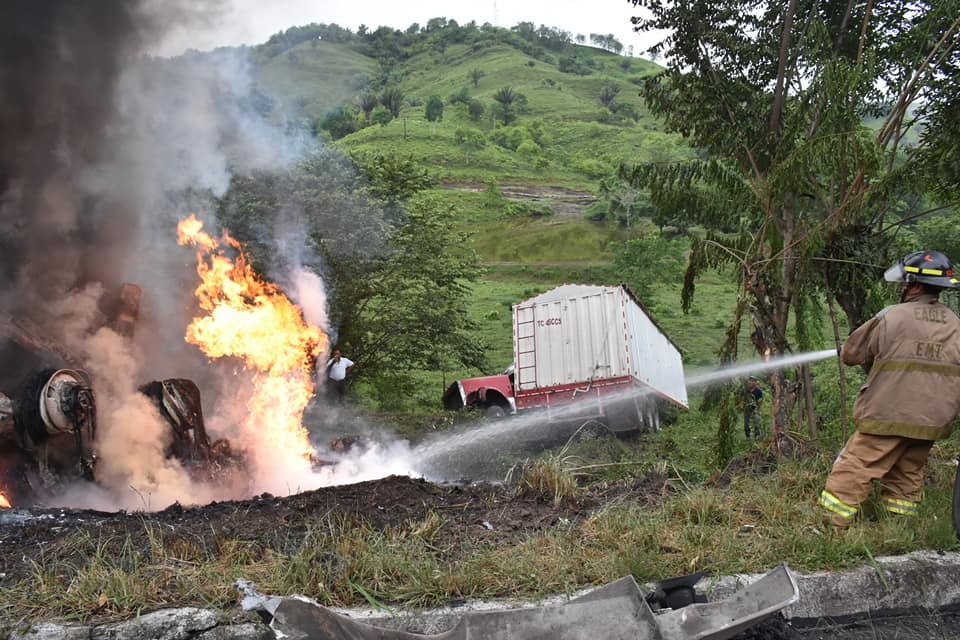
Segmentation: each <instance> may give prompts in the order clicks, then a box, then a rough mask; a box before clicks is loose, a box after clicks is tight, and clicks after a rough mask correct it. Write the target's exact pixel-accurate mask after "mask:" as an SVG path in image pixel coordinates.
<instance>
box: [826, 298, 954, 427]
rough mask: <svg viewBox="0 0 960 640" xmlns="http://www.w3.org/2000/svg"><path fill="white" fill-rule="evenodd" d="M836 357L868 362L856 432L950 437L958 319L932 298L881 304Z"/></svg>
mask: <svg viewBox="0 0 960 640" xmlns="http://www.w3.org/2000/svg"><path fill="white" fill-rule="evenodd" d="M840 357H841V359H842V360H843V362H844V363H845V364H848V365H857V364H869V365H872V367H871V369H870V374H869V375H868V376H867V380H866V383H865V384H864V385H863V386H862V387H861V388H860V391H859V393H858V394H857V399H856V402H855V403H854V405H853V412H854V418H855V419H856V422H857V429H858V430H859V431H860V432H862V433H869V434H873V435H889V436H902V437H907V438H918V439H921V440H939V439H941V438H946V437H947V436H948V435H950V431H951V429H952V428H953V421H954V419H955V418H956V417H957V415H958V414H960V318H958V317H957V315H956V314H955V313H954V312H953V311H951V310H950V309H949V308H947V307H946V306H944V305H943V304H941V303H940V302H939V301H938V300H937V297H936V296H934V295H929V294H925V295H920V296H918V297H916V298H913V299H912V300H909V301H907V302H902V303H900V304H896V305H893V306H890V307H887V308H886V309H884V310H883V311H881V312H880V313H878V314H877V315H875V316H874V317H873V318H871V319H870V320H868V321H867V322H865V323H864V324H862V325H861V326H860V327H858V328H857V330H856V331H854V332H853V333H852V334H850V337H849V338H848V339H847V341H846V342H845V343H844V345H843V348H842V350H841V353H840Z"/></svg>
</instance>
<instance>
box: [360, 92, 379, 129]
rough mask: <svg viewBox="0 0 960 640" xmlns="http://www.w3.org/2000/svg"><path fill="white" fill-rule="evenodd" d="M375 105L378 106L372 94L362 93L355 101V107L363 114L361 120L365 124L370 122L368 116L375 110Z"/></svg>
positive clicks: (375, 97)
mask: <svg viewBox="0 0 960 640" xmlns="http://www.w3.org/2000/svg"><path fill="white" fill-rule="evenodd" d="M377 104H379V102H378V100H377V96H375V95H374V94H372V93H364V94H362V95H361V96H360V97H359V98H358V99H357V105H358V106H359V107H360V111H362V112H363V119H364V120H366V121H367V122H370V114H371V112H373V110H374V109H376V108H377Z"/></svg>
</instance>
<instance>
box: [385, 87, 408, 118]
mask: <svg viewBox="0 0 960 640" xmlns="http://www.w3.org/2000/svg"><path fill="white" fill-rule="evenodd" d="M403 98H404V96H403V91H401V90H400V88H399V87H387V88H386V89H384V90H383V91H382V92H381V93H380V104H381V105H383V107H384V108H385V109H387V110H388V111H389V112H390V115H391V116H393V117H394V118H399V117H400V109H401V107H402V106H403Z"/></svg>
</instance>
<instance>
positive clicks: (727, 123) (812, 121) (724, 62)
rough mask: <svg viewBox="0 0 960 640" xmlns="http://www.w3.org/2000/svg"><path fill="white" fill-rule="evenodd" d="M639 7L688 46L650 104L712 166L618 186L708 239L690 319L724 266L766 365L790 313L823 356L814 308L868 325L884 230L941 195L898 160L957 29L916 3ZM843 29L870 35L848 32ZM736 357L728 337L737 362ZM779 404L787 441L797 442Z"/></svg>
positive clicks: (658, 173)
mask: <svg viewBox="0 0 960 640" xmlns="http://www.w3.org/2000/svg"><path fill="white" fill-rule="evenodd" d="M634 4H635V5H641V6H643V7H645V8H646V9H647V14H646V16H645V17H640V18H635V19H634V22H635V24H636V25H637V27H638V29H639V30H641V31H652V30H658V29H666V30H668V31H670V32H673V33H677V34H684V35H683V36H682V37H679V36H678V37H672V39H671V48H670V50H669V53H668V59H667V68H666V70H665V71H664V72H663V73H662V74H660V75H658V76H656V77H653V78H650V79H648V80H647V82H645V83H644V85H643V96H644V100H645V102H646V104H647V105H648V107H649V108H650V110H651V112H652V113H654V114H655V115H657V116H659V117H661V118H662V119H663V121H664V122H665V123H666V125H667V127H668V129H669V130H673V131H677V132H679V133H681V134H682V135H683V136H684V137H685V138H687V139H688V140H689V141H690V142H691V144H693V145H695V146H696V147H698V148H701V149H703V150H704V151H705V152H706V153H707V154H710V156H712V157H711V158H710V159H707V160H699V161H696V162H693V163H685V164H684V165H683V166H663V165H646V166H644V167H635V168H634V169H632V170H628V171H625V172H624V173H622V174H621V175H623V176H624V177H625V179H626V180H628V181H629V182H630V183H631V184H633V185H634V186H635V187H638V188H648V189H649V190H650V195H651V201H652V202H653V204H654V205H655V206H656V207H657V208H658V209H660V210H663V211H673V212H675V213H678V214H680V215H682V216H683V217H684V218H686V219H687V220H688V221H695V222H697V223H698V224H701V225H704V226H706V227H707V229H708V230H709V233H708V234H707V236H706V238H705V239H704V240H702V241H700V242H697V243H695V244H694V246H693V250H692V251H691V254H690V261H689V266H688V278H687V283H686V286H685V289H684V292H685V297H684V299H685V304H686V301H688V300H689V296H690V295H692V292H693V286H692V284H693V281H694V280H695V279H696V278H697V277H698V275H699V274H700V273H702V272H703V270H705V269H710V268H714V267H716V266H717V265H719V264H728V265H731V266H735V268H736V269H737V270H738V271H739V277H738V279H739V283H740V285H741V287H742V294H741V300H747V301H749V310H750V313H751V315H752V318H751V320H752V322H750V323H749V324H748V325H746V326H748V327H751V328H752V333H751V339H752V341H753V343H754V345H755V347H756V349H757V350H758V351H759V352H761V353H763V352H766V351H768V350H769V351H771V352H772V353H784V352H787V351H789V350H791V348H792V347H791V342H792V341H791V339H790V336H789V334H788V323H789V322H790V320H791V310H792V311H793V312H794V314H793V320H794V321H795V322H796V323H798V324H799V325H800V326H798V327H796V331H795V335H796V339H797V340H798V341H801V342H803V343H815V342H816V340H817V336H816V333H815V331H814V327H812V326H811V325H810V323H811V322H813V320H814V319H815V318H816V316H817V315H818V314H817V313H816V303H817V300H818V299H819V298H818V294H820V295H823V294H826V295H829V296H832V298H833V299H835V300H836V301H837V303H838V304H839V305H840V307H841V308H842V309H843V310H844V312H845V313H846V314H847V317H848V319H849V320H850V322H855V321H857V320H858V319H860V318H862V317H863V316H864V315H865V313H866V311H867V307H868V305H869V304H870V300H871V290H872V288H873V286H874V285H873V281H874V277H873V274H870V273H868V272H869V271H870V270H871V269H872V267H870V266H868V265H869V264H871V263H867V264H864V263H862V262H861V261H860V260H859V258H860V256H861V255H862V252H866V253H868V254H871V255H873V260H874V262H873V263H872V264H875V261H876V260H877V259H880V260H882V261H883V262H888V260H887V259H884V257H885V256H889V252H890V248H891V245H892V238H891V237H889V236H884V235H883V234H877V233H875V232H874V230H875V229H877V228H882V226H883V222H884V220H885V217H886V216H887V213H888V211H889V210H890V208H891V205H892V204H894V203H895V202H897V201H898V200H899V199H901V198H903V197H905V196H911V195H912V196H919V195H922V194H923V192H924V191H925V190H927V189H929V188H930V187H931V185H930V182H929V180H928V179H927V178H928V177H927V176H925V175H924V171H923V170H924V168H925V167H924V165H923V164H922V163H911V162H910V159H911V158H910V155H906V156H904V155H903V154H901V153H900V149H899V146H898V145H899V142H900V141H901V140H903V139H904V136H906V135H907V134H908V133H909V130H910V128H911V127H913V126H914V125H915V124H916V121H914V120H913V119H912V118H911V117H908V116H907V114H908V112H909V109H911V108H914V107H916V108H926V104H927V102H926V100H924V99H922V98H921V97H920V92H919V91H917V90H916V87H915V86H914V83H915V82H916V79H917V78H918V77H927V76H931V75H935V74H933V73H932V71H931V70H930V68H929V66H928V65H927V63H926V62H925V61H924V59H925V57H926V56H932V57H941V56H942V58H941V59H953V58H956V57H958V56H960V39H958V38H956V37H953V38H950V39H949V41H948V40H946V39H942V37H941V34H942V33H944V29H946V31H947V32H951V31H952V32H953V33H954V34H955V31H956V29H957V27H958V23H957V22H956V21H955V18H954V19H950V18H947V17H946V15H945V14H943V13H941V10H940V9H939V8H933V7H930V6H922V7H919V8H918V7H916V6H915V5H913V4H911V3H909V2H907V1H906V0H881V1H880V2H876V3H869V4H867V5H865V6H862V5H858V6H856V7H852V6H851V5H849V4H848V3H845V2H836V3H827V4H826V5H823V6H821V5H815V4H809V3H800V2H791V3H787V4H784V3H779V2H772V1H771V2H761V3H760V4H759V5H758V4H756V3H754V4H752V5H750V8H749V9H747V8H746V5H745V3H743V2H740V1H739V0H722V1H719V2H714V3H711V4H710V5H709V6H708V5H696V6H687V5H680V4H675V3H671V2H666V1H663V0H636V1H635V2H634ZM951 4H954V7H953V9H954V15H956V10H957V9H958V8H960V7H958V6H956V3H951ZM866 12H869V14H870V15H867V14H866ZM911 12H912V13H913V14H914V15H912V18H911V20H910V22H904V21H903V16H904V15H905V14H906V13H911ZM847 20H850V21H852V23H855V24H862V25H864V28H863V29H862V30H860V31H859V32H858V31H856V30H850V29H847V28H846V25H847ZM687 34H689V35H687ZM934 34H936V35H934ZM908 42H911V43H912V45H908V44H907V43H908ZM921 42H922V43H923V44H922V45H921V44H920V43H921ZM911 47H914V49H913V51H912V52H911V53H909V54H908V53H907V49H910V48H911ZM660 48H661V47H660V46H659V45H658V46H657V47H655V48H654V49H655V50H658V51H659V50H660ZM797 77H807V78H809V82H804V83H802V84H798V83H794V82H792V79H793V78H797ZM937 88H938V90H939V91H941V95H942V93H943V92H947V93H949V92H951V91H953V89H952V88H951V89H947V88H946V86H945V85H937ZM890 105H894V106H893V107H892V108H891V107H890ZM867 116H880V117H881V122H880V123H879V124H878V128H877V131H871V130H869V129H867V128H866V127H865V126H864V125H863V122H864V118H865V117H867ZM911 164H912V165H913V167H912V168H911V169H907V166H910V165H911ZM851 239H852V242H850V240H851ZM854 274H858V275H854ZM738 326H739V323H738ZM736 344H737V337H736V336H730V337H729V338H728V342H727V345H728V347H729V348H732V347H734V346H735V345H736ZM729 348H728V350H727V355H728V356H732V355H733V352H731V351H730V350H729ZM774 388H775V391H776V392H777V393H779V390H780V389H781V388H782V385H779V384H777V385H774ZM781 400H784V402H779V403H778V402H775V406H777V407H779V412H778V413H777V414H776V415H775V427H776V429H777V430H778V431H783V430H785V429H786V428H787V424H786V421H787V415H786V413H787V411H788V404H787V401H786V399H785V398H782V399H781Z"/></svg>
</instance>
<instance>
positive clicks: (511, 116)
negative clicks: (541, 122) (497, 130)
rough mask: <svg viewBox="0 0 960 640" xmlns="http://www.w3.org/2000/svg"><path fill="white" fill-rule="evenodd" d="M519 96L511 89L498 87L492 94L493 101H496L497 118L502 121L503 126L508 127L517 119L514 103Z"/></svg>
mask: <svg viewBox="0 0 960 640" xmlns="http://www.w3.org/2000/svg"><path fill="white" fill-rule="evenodd" d="M519 96H520V94H519V93H517V92H516V91H514V90H513V87H500V88H499V89H497V92H496V93H495V94H493V99H494V100H496V102H497V104H498V105H499V109H498V111H499V114H498V115H499V116H500V119H501V120H503V124H505V125H508V124H510V123H511V122H513V121H514V120H516V118H517V114H516V108H515V106H514V105H515V103H516V102H517V101H518V99H519Z"/></svg>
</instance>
